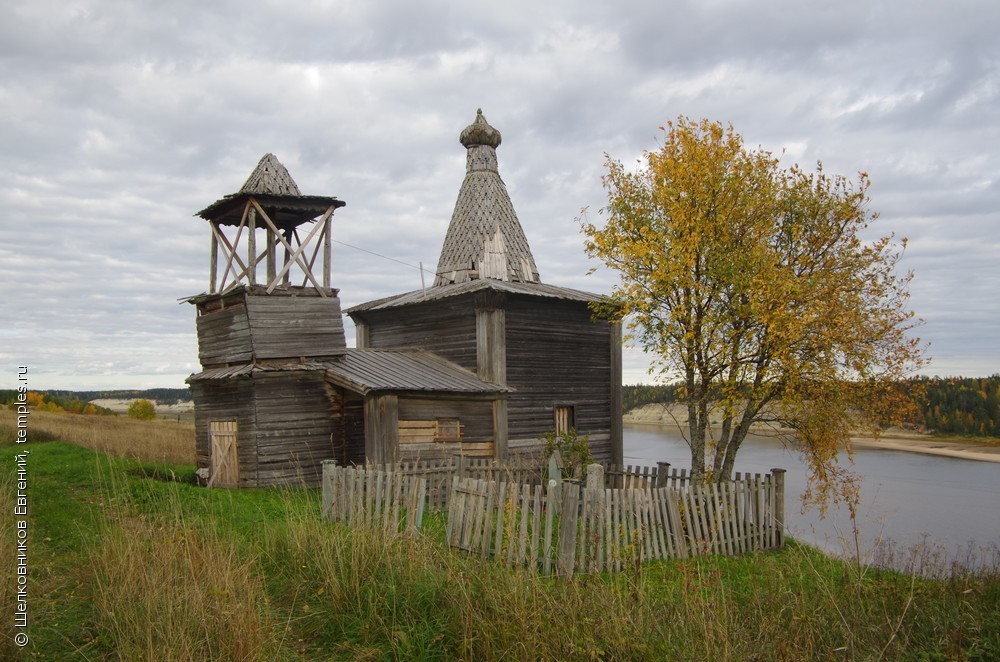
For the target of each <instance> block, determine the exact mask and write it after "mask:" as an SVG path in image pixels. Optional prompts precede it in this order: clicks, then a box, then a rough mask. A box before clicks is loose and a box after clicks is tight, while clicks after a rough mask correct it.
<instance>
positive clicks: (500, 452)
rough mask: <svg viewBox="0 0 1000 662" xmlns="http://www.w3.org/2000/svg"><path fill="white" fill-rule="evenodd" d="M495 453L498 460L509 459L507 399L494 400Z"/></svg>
mask: <svg viewBox="0 0 1000 662" xmlns="http://www.w3.org/2000/svg"><path fill="white" fill-rule="evenodd" d="M493 453H494V457H495V458H496V459H497V460H506V459H507V399H506V398H498V399H497V400H494V401H493Z"/></svg>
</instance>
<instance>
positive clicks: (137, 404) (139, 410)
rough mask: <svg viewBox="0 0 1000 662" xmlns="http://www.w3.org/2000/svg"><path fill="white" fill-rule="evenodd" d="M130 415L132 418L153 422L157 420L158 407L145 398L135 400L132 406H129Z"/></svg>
mask: <svg viewBox="0 0 1000 662" xmlns="http://www.w3.org/2000/svg"><path fill="white" fill-rule="evenodd" d="M128 415H129V417H130V418H137V419H139V420H140V421H151V420H153V419H154V418H156V406H155V405H153V403H152V402H150V401H149V400H146V399H145V398H140V399H139V400H133V401H132V404H130V405H129V406H128Z"/></svg>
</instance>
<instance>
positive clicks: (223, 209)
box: [188, 111, 622, 487]
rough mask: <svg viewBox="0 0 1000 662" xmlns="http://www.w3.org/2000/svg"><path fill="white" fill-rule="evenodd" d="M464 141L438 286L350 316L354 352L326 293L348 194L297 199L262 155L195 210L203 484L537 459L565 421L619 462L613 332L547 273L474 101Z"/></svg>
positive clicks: (195, 388) (585, 297) (590, 297)
mask: <svg viewBox="0 0 1000 662" xmlns="http://www.w3.org/2000/svg"><path fill="white" fill-rule="evenodd" d="M460 140H461V142H462V144H463V145H464V146H465V147H466V149H467V150H468V155H467V172H466V177H465V180H464V182H463V184H462V187H461V190H460V191H459V195H458V201H457V202H456V205H455V211H454V214H453V216H452V220H451V224H450V226H449V228H448V232H447V235H446V236H445V240H444V244H443V247H442V250H441V256H440V259H439V262H438V267H437V272H436V277H435V280H434V284H433V286H432V287H429V288H427V289H426V290H417V291H414V292H407V293H404V294H400V295H397V296H393V297H388V298H384V299H380V300H377V301H371V302H368V303H364V304H361V305H358V306H355V307H353V308H351V309H350V310H348V311H347V312H348V314H349V315H350V317H351V318H352V320H353V321H354V323H355V325H356V328H357V333H356V337H357V347H356V348H347V347H346V345H345V341H344V330H343V325H342V315H341V311H340V303H339V298H338V291H337V290H336V289H333V288H332V287H331V286H330V269H331V264H330V258H331V251H330V244H331V225H332V218H333V213H334V211H335V210H336V209H338V208H340V207H343V206H344V204H345V203H344V202H342V201H340V200H338V199H337V198H333V197H327V196H305V195H302V194H301V193H300V192H299V189H298V186H297V185H296V184H295V182H294V180H292V178H291V176H290V175H289V173H288V171H287V170H286V169H285V168H284V166H282V165H281V163H280V162H278V160H277V159H276V158H275V157H274V156H273V155H270V154H268V155H265V156H264V157H263V158H262V159H261V161H260V163H259V164H258V165H257V168H256V169H255V170H254V172H253V173H252V174H251V175H250V177H249V178H248V180H247V181H246V183H245V184H244V185H243V187H242V188H241V189H240V190H239V192H237V193H235V194H232V195H228V196H225V197H224V198H222V199H220V200H218V201H216V202H215V203H213V204H211V205H209V206H208V207H207V208H205V209H203V210H202V211H200V212H198V215H199V216H201V217H202V218H204V219H205V220H207V221H208V222H209V225H210V228H211V246H212V247H211V252H210V265H211V266H210V279H209V291H208V292H207V293H204V294H200V295H197V296H194V297H191V298H189V299H188V301H190V302H191V303H193V304H194V305H195V306H196V307H197V330H198V346H199V359H200V361H201V365H202V370H201V372H199V373H197V374H195V375H192V376H191V377H189V378H188V382H189V383H190V385H191V389H192V393H193V397H194V400H195V424H196V439H197V456H198V466H199V469H200V470H201V471H202V472H203V474H204V475H205V477H206V480H207V482H208V484H209V485H210V486H220V487H221V486H240V487H254V486H265V485H274V484H291V483H305V484H316V483H318V481H319V478H320V470H321V462H322V460H325V459H336V460H337V461H338V462H340V463H362V462H365V461H370V462H376V463H383V462H396V461H401V460H414V459H430V458H435V457H442V456H447V455H452V454H462V455H468V456H478V457H493V458H496V459H498V460H506V459H508V458H512V457H515V456H518V455H539V454H540V453H541V450H542V448H543V446H544V444H543V442H542V441H541V439H540V437H541V435H543V434H545V433H546V432H549V431H552V430H556V431H563V430H567V429H569V428H575V429H576V430H577V432H578V433H579V434H580V435H587V436H588V438H589V440H590V446H591V451H592V454H593V456H594V458H595V459H597V460H600V461H605V462H614V463H619V464H620V463H621V460H622V430H621V329H620V326H619V325H618V324H617V323H612V322H608V321H604V320H596V319H594V317H593V313H592V312H591V310H590V307H589V304H590V303H591V302H593V301H596V300H598V299H599V297H598V296H597V295H594V294H589V293H586V292H580V291H577V290H571V289H566V288H561V287H555V286H552V285H548V284H544V283H542V282H541V281H540V279H539V274H538V269H537V267H536V266H535V261H534V258H533V256H532V254H531V249H530V247H529V246H528V242H527V240H526V238H525V235H524V231H523V229H522V228H521V225H520V223H519V222H518V220H517V216H516V214H515V213H514V209H513V206H512V204H511V202H510V197H509V195H508V193H507V190H506V187H505V186H504V184H503V181H502V180H501V178H500V175H499V172H498V169H497V156H496V148H497V147H498V146H499V145H500V133H499V132H498V131H497V130H496V129H494V128H493V127H491V126H490V125H489V124H488V123H487V122H486V120H485V118H484V117H483V115H482V112H481V111H480V112H479V113H478V114H477V117H476V119H475V121H474V122H473V123H472V124H471V125H470V126H469V127H467V128H466V129H465V130H464V131H463V132H462V133H461V136H460ZM244 258H245V259H244ZM317 262H318V264H317ZM262 263H263V264H262ZM317 267H318V268H317ZM317 271H318V272H319V277H317V275H316V273H317ZM220 272H221V277H220V275H219V274H220ZM258 276H263V277H262V278H258ZM293 280H294V282H293Z"/></svg>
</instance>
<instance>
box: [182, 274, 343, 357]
mask: <svg viewBox="0 0 1000 662" xmlns="http://www.w3.org/2000/svg"><path fill="white" fill-rule="evenodd" d="M197 327H198V358H199V359H200V360H201V364H202V366H204V367H211V366H215V365H224V364H233V363H248V362H250V361H254V360H259V359H281V358H298V357H302V356H308V357H315V356H329V355H332V354H336V353H338V352H339V351H340V350H343V349H344V348H345V347H346V346H347V345H346V342H345V340H344V323H343V316H342V314H341V311H340V299H338V298H337V297H336V296H333V297H319V296H307V295H305V294H304V293H303V294H301V295H298V296H291V295H285V296H278V295H273V294H272V295H261V294H255V293H254V292H252V291H243V292H239V293H236V294H230V295H227V296H225V297H222V296H219V297H216V298H211V299H207V300H204V301H202V302H200V303H199V304H198V319H197Z"/></svg>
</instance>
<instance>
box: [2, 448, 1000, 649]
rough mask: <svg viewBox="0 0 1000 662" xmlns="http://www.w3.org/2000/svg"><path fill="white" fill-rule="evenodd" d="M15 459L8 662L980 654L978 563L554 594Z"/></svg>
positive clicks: (230, 495) (986, 579)
mask: <svg viewBox="0 0 1000 662" xmlns="http://www.w3.org/2000/svg"><path fill="white" fill-rule="evenodd" d="M24 448H29V449H30V451H31V453H30V456H29V457H30V459H29V466H28V470H29V476H30V478H29V480H30V508H31V512H30V516H29V526H30V558H31V566H30V568H31V577H30V582H31V583H30V591H31V592H30V603H29V610H30V618H31V625H30V630H29V633H30V635H31V643H30V644H29V646H28V648H27V649H25V650H24V651H21V652H20V653H21V655H22V656H23V657H25V658H28V659H30V658H33V657H36V658H39V659H74V658H75V659H123V660H136V659H177V660H190V659H198V660H212V659H218V660H239V659H246V660H257V659H266V660H298V659H454V658H459V659H476V660H479V659H498V658H504V659H532V660H534V659H560V660H561V659H602V658H604V659H682V660H683V659H689V660H705V659H817V658H818V659H828V658H832V659H879V658H880V657H884V658H887V659H899V658H910V659H924V660H937V659H940V660H949V659H982V660H988V659H997V658H1000V581H998V578H1000V573H998V571H997V568H995V567H994V568H988V569H986V570H984V571H982V572H979V573H971V572H964V571H960V570H956V571H954V572H950V573H948V574H947V576H945V577H944V578H942V579H915V578H912V577H910V576H907V575H904V574H900V573H896V572H890V571H885V570H877V569H871V568H870V569H867V571H862V570H859V569H858V568H857V567H855V566H853V565H851V564H850V563H846V562H843V561H839V560H834V559H831V558H828V557H826V556H824V555H822V554H820V553H819V552H817V551H815V550H812V549H810V548H808V547H805V546H800V545H797V544H795V543H794V542H793V543H790V544H789V545H788V546H787V547H786V548H785V549H783V550H781V551H779V552H774V553H762V554H753V555H749V556H746V557H738V558H701V559H696V560H685V561H671V562H657V563H650V564H646V565H643V566H641V567H639V568H630V569H629V570H628V571H626V572H623V573H621V574H618V575H615V576H596V577H588V576H582V577H577V578H574V579H573V580H570V581H565V580H561V579H556V578H545V577H539V576H537V575H534V574H531V573H528V572H525V571H520V570H510V569H507V568H503V567H500V566H498V565H497V564H495V563H492V562H484V561H481V560H480V559H477V558H471V557H469V556H467V555H465V554H464V553H462V552H458V551H453V550H449V549H448V548H447V547H445V546H444V545H443V544H442V542H441V541H442V540H443V529H444V526H443V518H442V516H440V515H433V516H432V517H431V526H429V527H425V529H426V530H427V531H428V532H429V533H427V535H424V536H422V537H419V538H416V539H410V538H391V539H385V538H383V537H382V536H381V535H379V534H375V533H370V532H365V531H354V530H350V529H347V528H344V527H342V526H339V525H336V524H333V523H330V522H327V521H325V520H323V519H322V518H321V517H320V516H319V502H320V497H319V494H318V492H317V491H315V490H289V489H263V490H244V491H227V490H207V489H204V488H199V487H197V486H196V485H194V481H193V467H190V466H183V465H180V466H178V465H163V464H150V463H143V462H140V461H138V460H131V459H121V458H111V457H108V456H105V455H103V454H100V453H95V452H93V451H90V450H86V449H83V448H80V447H77V446H73V445H70V444H66V443H62V442H56V441H50V442H42V441H41V440H34V441H32V443H29V444H26V445H22V446H18V447H15V446H14V445H13V444H11V443H9V440H8V441H7V443H4V442H2V441H0V457H8V458H12V457H13V454H14V453H15V452H19V451H21V450H23V449H24ZM2 466H4V467H6V470H4V471H3V473H2V475H0V481H2V484H0V507H2V509H3V511H4V512H6V513H10V512H11V511H12V506H13V486H12V485H11V482H10V477H11V476H12V474H13V472H12V469H13V468H14V466H15V465H14V463H13V462H12V461H6V462H5V463H4V464H3V465H2ZM0 526H2V531H0V535H2V540H0V563H6V559H9V558H12V557H13V548H12V543H13V540H14V532H13V521H12V518H11V517H9V516H6V515H5V516H3V517H2V518H0ZM8 547H9V548H10V549H8ZM5 572H7V570H6V569H5ZM8 576H9V575H8ZM10 587H11V582H5V583H4V586H3V588H2V589H0V598H2V600H3V601H2V602H0V608H2V609H3V611H4V613H6V614H12V613H13V609H12V604H13V594H12V593H11V592H10ZM5 627H7V626H5ZM17 653H18V651H17V650H16V649H15V648H14V647H13V645H12V644H11V643H10V637H9V636H8V637H5V640H4V641H3V642H2V643H0V659H2V658H5V657H10V656H13V655H16V654H17Z"/></svg>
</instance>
